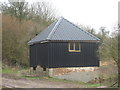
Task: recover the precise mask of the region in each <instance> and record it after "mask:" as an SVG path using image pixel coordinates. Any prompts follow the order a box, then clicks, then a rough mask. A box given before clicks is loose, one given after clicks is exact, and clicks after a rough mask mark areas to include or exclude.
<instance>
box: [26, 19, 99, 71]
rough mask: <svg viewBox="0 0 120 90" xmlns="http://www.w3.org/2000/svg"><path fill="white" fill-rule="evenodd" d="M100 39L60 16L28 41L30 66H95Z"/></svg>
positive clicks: (97, 63)
mask: <svg viewBox="0 0 120 90" xmlns="http://www.w3.org/2000/svg"><path fill="white" fill-rule="evenodd" d="M99 40H100V39H99V38H97V37H96V36H94V35H92V34H91V33H89V32H87V31H85V30H82V29H81V28H79V27H78V26H76V25H74V24H73V23H71V22H70V21H68V20H67V19H65V18H63V17H61V18H60V19H59V20H57V21H55V22H53V23H52V24H51V25H50V26H48V27H47V28H46V29H45V30H43V31H42V32H41V33H40V34H38V35H37V36H35V37H34V38H33V39H32V40H30V41H29V42H28V45H29V47H30V50H29V51H30V60H29V61H30V67H33V70H36V67H37V65H40V66H41V67H42V68H43V70H45V69H46V68H61V67H98V66H99V57H98V52H97V50H98V46H99Z"/></svg>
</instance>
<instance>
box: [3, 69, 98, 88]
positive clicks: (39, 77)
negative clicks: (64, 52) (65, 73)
mask: <svg viewBox="0 0 120 90" xmlns="http://www.w3.org/2000/svg"><path fill="white" fill-rule="evenodd" d="M22 70H23V71H24V70H27V69H15V68H4V69H2V73H3V74H15V75H17V74H19V73H20V72H21V71H22ZM19 77H20V78H24V79H28V80H36V79H38V80H47V81H51V82H64V83H72V84H78V85H81V86H83V87H86V88H94V87H98V86H100V84H99V83H98V84H90V83H84V82H78V81H72V80H64V79H58V78H52V77H48V76H25V75H21V76H19Z"/></svg>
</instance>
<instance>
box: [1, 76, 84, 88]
mask: <svg viewBox="0 0 120 90" xmlns="http://www.w3.org/2000/svg"><path fill="white" fill-rule="evenodd" d="M2 86H4V87H8V88H82V86H80V85H76V84H73V83H65V82H55V81H47V80H26V79H12V78H6V77H3V78H2Z"/></svg>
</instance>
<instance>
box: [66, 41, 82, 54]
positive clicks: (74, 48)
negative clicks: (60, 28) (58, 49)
mask: <svg viewBox="0 0 120 90" xmlns="http://www.w3.org/2000/svg"><path fill="white" fill-rule="evenodd" d="M68 51H69V52H80V51H81V50H80V43H77V42H76V43H68Z"/></svg>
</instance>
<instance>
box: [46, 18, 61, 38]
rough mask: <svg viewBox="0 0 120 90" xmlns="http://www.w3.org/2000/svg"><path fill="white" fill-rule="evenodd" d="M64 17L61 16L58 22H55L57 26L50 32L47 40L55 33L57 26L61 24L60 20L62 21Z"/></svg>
mask: <svg viewBox="0 0 120 90" xmlns="http://www.w3.org/2000/svg"><path fill="white" fill-rule="evenodd" d="M62 19H63V17H61V18H60V19H59V20H58V21H57V23H56V24H55V26H54V27H53V29H52V31H51V32H50V33H49V35H48V36H47V38H46V39H47V40H49V39H50V38H51V36H52V34H54V32H55V30H56V29H57V27H58V26H59V24H60V22H61V21H62Z"/></svg>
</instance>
